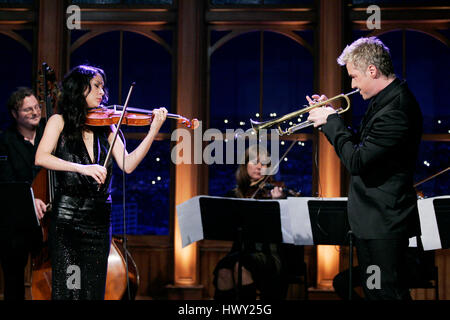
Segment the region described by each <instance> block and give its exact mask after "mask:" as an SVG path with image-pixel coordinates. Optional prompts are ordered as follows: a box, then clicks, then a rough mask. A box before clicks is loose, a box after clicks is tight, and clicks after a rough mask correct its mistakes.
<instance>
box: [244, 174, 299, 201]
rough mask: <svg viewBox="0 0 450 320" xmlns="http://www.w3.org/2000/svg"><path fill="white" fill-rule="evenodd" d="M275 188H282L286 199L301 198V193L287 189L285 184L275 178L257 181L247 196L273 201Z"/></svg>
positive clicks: (264, 178)
mask: <svg viewBox="0 0 450 320" xmlns="http://www.w3.org/2000/svg"><path fill="white" fill-rule="evenodd" d="M275 187H280V188H281V191H282V192H283V195H284V197H300V196H301V192H298V191H295V190H293V189H289V188H286V186H285V184H284V182H282V181H274V180H273V178H270V179H267V178H266V177H263V178H261V179H259V180H258V181H256V182H255V183H253V184H252V185H251V186H250V188H249V190H248V192H247V196H248V197H250V198H255V199H272V194H271V191H272V190H273V189H274V188H275Z"/></svg>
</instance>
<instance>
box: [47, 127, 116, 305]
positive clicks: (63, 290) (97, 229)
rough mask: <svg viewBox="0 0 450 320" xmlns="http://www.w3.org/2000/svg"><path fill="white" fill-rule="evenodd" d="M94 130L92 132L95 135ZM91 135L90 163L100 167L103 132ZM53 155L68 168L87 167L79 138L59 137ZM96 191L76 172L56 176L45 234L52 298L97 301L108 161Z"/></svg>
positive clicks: (107, 209)
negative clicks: (91, 155) (46, 235)
mask: <svg viewBox="0 0 450 320" xmlns="http://www.w3.org/2000/svg"><path fill="white" fill-rule="evenodd" d="M96 131H97V130H96ZM96 131H94V159H95V162H94V163H96V164H100V165H103V163H104V161H105V159H106V155H107V153H108V148H109V143H108V140H107V133H106V132H102V131H101V130H99V131H97V132H96ZM55 156H56V157H58V158H60V159H63V160H67V161H70V162H74V163H80V164H93V163H92V162H91V159H90V157H89V154H88V151H87V148H86V146H85V144H84V142H83V140H82V139H81V138H80V139H78V140H76V141H68V140H67V139H66V138H65V136H64V135H63V133H62V134H61V136H60V138H59V141H58V144H57V148H56V151H55ZM106 167H107V169H108V175H107V178H106V181H105V184H103V185H102V186H101V188H100V190H98V184H97V182H96V181H95V180H94V179H93V178H91V177H89V176H84V175H81V174H79V173H76V172H66V171H56V172H55V178H56V187H55V199H54V202H53V209H52V217H51V226H50V232H49V243H50V255H51V263H52V299H55V300H103V298H104V293H105V284H106V272H107V263H108V255H109V247H110V240H111V238H110V235H111V232H110V231H111V230H110V225H111V223H110V219H111V196H110V184H111V174H112V160H109V162H108V165H107V166H106Z"/></svg>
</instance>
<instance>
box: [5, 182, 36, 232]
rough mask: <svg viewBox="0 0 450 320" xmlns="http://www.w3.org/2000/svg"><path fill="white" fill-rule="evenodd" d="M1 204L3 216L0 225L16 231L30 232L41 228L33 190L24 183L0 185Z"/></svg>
mask: <svg viewBox="0 0 450 320" xmlns="http://www.w3.org/2000/svg"><path fill="white" fill-rule="evenodd" d="M0 203H1V204H2V211H3V212H4V213H3V214H1V215H0V225H4V226H8V227H9V228H11V226H12V228H11V229H10V230H12V231H13V228H14V229H20V230H30V229H35V228H37V227H39V219H38V218H37V216H36V208H35V204H34V194H33V189H31V186H30V185H29V184H28V183H24V182H2V183H0Z"/></svg>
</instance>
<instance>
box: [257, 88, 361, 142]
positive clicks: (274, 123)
mask: <svg viewBox="0 0 450 320" xmlns="http://www.w3.org/2000/svg"><path fill="white" fill-rule="evenodd" d="M357 92H359V89H356V90H353V91H352V92H349V93H347V94H343V93H342V94H339V95H337V96H335V97H333V98H330V99H327V100H325V101H320V102H318V103H316V104H313V105H309V106H305V108H303V109H300V110H297V111H294V112H291V113H288V114H286V115H284V116H282V117H279V118H277V119H274V120H269V121H262V122H259V121H255V120H252V119H250V123H251V125H252V129H251V130H253V131H255V132H259V131H260V130H262V129H269V128H272V127H276V129H277V130H278V133H279V134H280V136H283V135H289V134H291V133H294V132H295V131H297V130H300V129H304V128H307V127H310V126H311V125H313V122H311V121H303V122H300V123H298V124H295V125H292V126H290V127H288V128H287V129H285V130H283V129H281V124H282V123H284V122H285V121H288V120H290V119H293V118H296V117H298V116H300V115H303V114H305V113H308V112H310V111H311V110H312V109H315V108H318V107H322V106H326V105H328V104H331V102H332V101H336V100H338V99H344V100H345V101H346V102H347V106H346V107H345V108H340V109H339V110H337V112H338V113H339V114H340V113H343V112H346V111H347V110H349V109H350V99H349V98H348V96H350V95H352V94H354V93H357Z"/></svg>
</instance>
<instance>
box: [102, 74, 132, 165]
mask: <svg viewBox="0 0 450 320" xmlns="http://www.w3.org/2000/svg"><path fill="white" fill-rule="evenodd" d="M135 85H136V82H133V83H132V84H131V86H130V90H128V96H127V100H125V104H124V106H123V110H122V114H121V115H120V119H119V123H118V124H117V128H116V132H115V133H114V139H113V142H112V143H111V145H110V146H109V150H108V154H107V155H106V159H105V163H104V164H103V166H104V167H105V168H106V164H107V163H108V161H109V158H110V157H111V151H112V148H113V147H114V144H115V143H116V139H117V134H118V133H119V129H120V126H121V125H122V120H123V117H124V115H125V111H126V110H127V106H128V101H129V100H130V96H131V92H132V91H133V88H134V86H135Z"/></svg>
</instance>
